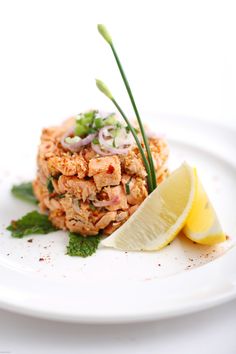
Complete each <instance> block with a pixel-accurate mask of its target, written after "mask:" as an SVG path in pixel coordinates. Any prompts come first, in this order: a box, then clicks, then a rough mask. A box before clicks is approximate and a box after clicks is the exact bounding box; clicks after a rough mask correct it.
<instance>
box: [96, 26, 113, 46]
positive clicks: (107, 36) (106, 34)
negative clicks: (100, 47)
mask: <svg viewBox="0 0 236 354" xmlns="http://www.w3.org/2000/svg"><path fill="white" fill-rule="evenodd" d="M98 32H99V33H100V35H101V36H102V37H103V38H104V39H105V41H106V42H107V43H109V44H110V45H111V44H112V38H111V36H110V34H109V32H108V31H107V29H106V27H105V26H104V25H102V24H100V25H98Z"/></svg>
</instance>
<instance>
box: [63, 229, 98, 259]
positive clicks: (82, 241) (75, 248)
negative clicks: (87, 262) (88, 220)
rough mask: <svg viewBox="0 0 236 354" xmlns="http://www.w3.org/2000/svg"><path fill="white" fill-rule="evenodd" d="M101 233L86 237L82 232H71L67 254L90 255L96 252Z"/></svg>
mask: <svg viewBox="0 0 236 354" xmlns="http://www.w3.org/2000/svg"><path fill="white" fill-rule="evenodd" d="M99 242H100V235H96V236H88V237H84V236H81V235H80V234H75V233H72V232H70V233H69V244H68V246H67V254H68V255H69V256H78V257H84V258H85V257H88V256H91V255H92V254H93V253H95V252H96V250H97V248H98V245H99Z"/></svg>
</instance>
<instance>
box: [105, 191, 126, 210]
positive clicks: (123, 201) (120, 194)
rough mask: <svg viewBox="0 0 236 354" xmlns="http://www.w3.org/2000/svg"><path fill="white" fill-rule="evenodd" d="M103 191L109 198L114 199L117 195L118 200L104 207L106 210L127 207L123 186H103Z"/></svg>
mask: <svg viewBox="0 0 236 354" xmlns="http://www.w3.org/2000/svg"><path fill="white" fill-rule="evenodd" d="M104 192H105V193H107V195H108V199H109V200H115V198H116V197H118V200H117V202H116V203H114V205H110V206H107V207H106V209H107V210H110V211H113V210H118V209H122V210H126V209H127V208H128V203H127V198H126V195H125V192H124V188H123V186H121V185H119V186H116V187H105V188H104Z"/></svg>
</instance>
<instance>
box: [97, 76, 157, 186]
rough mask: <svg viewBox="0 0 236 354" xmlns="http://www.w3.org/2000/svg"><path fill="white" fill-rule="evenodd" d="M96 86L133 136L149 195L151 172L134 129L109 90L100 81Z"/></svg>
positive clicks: (151, 184)
mask: <svg viewBox="0 0 236 354" xmlns="http://www.w3.org/2000/svg"><path fill="white" fill-rule="evenodd" d="M96 85H97V88H98V89H99V90H100V91H101V92H102V93H103V94H104V95H105V96H107V97H108V98H109V99H110V100H111V101H112V102H113V103H114V105H115V106H116V108H117V109H118V111H119V112H120V114H121V115H122V117H123V118H124V120H125V122H126V124H127V125H128V127H129V129H130V131H131V133H132V134H133V137H134V139H135V141H136V144H137V145H138V148H139V151H140V154H141V156H142V160H143V163H144V166H145V169H146V171H147V181H148V191H149V193H151V192H152V191H153V189H154V188H153V183H152V176H151V170H150V166H149V163H148V160H147V158H146V156H145V152H144V150H143V148H142V145H141V143H140V141H139V139H138V136H137V134H136V132H135V130H134V128H133V127H132V125H131V124H130V122H129V119H128V118H127V117H126V115H125V114H124V112H123V111H122V109H121V107H120V106H119V104H118V103H117V102H116V100H115V99H114V97H113V96H112V93H111V92H110V90H109V89H108V87H107V86H106V85H105V84H104V83H103V82H102V81H101V80H96Z"/></svg>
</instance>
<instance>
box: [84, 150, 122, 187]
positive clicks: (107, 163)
mask: <svg viewBox="0 0 236 354" xmlns="http://www.w3.org/2000/svg"><path fill="white" fill-rule="evenodd" d="M88 175H89V176H90V177H93V179H94V182H95V184H96V187H97V189H98V191H100V190H101V189H102V187H105V186H116V185H118V184H120V181H121V167H120V160H119V158H118V157H117V156H106V157H99V158H93V159H91V160H90V161H89V171H88Z"/></svg>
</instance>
